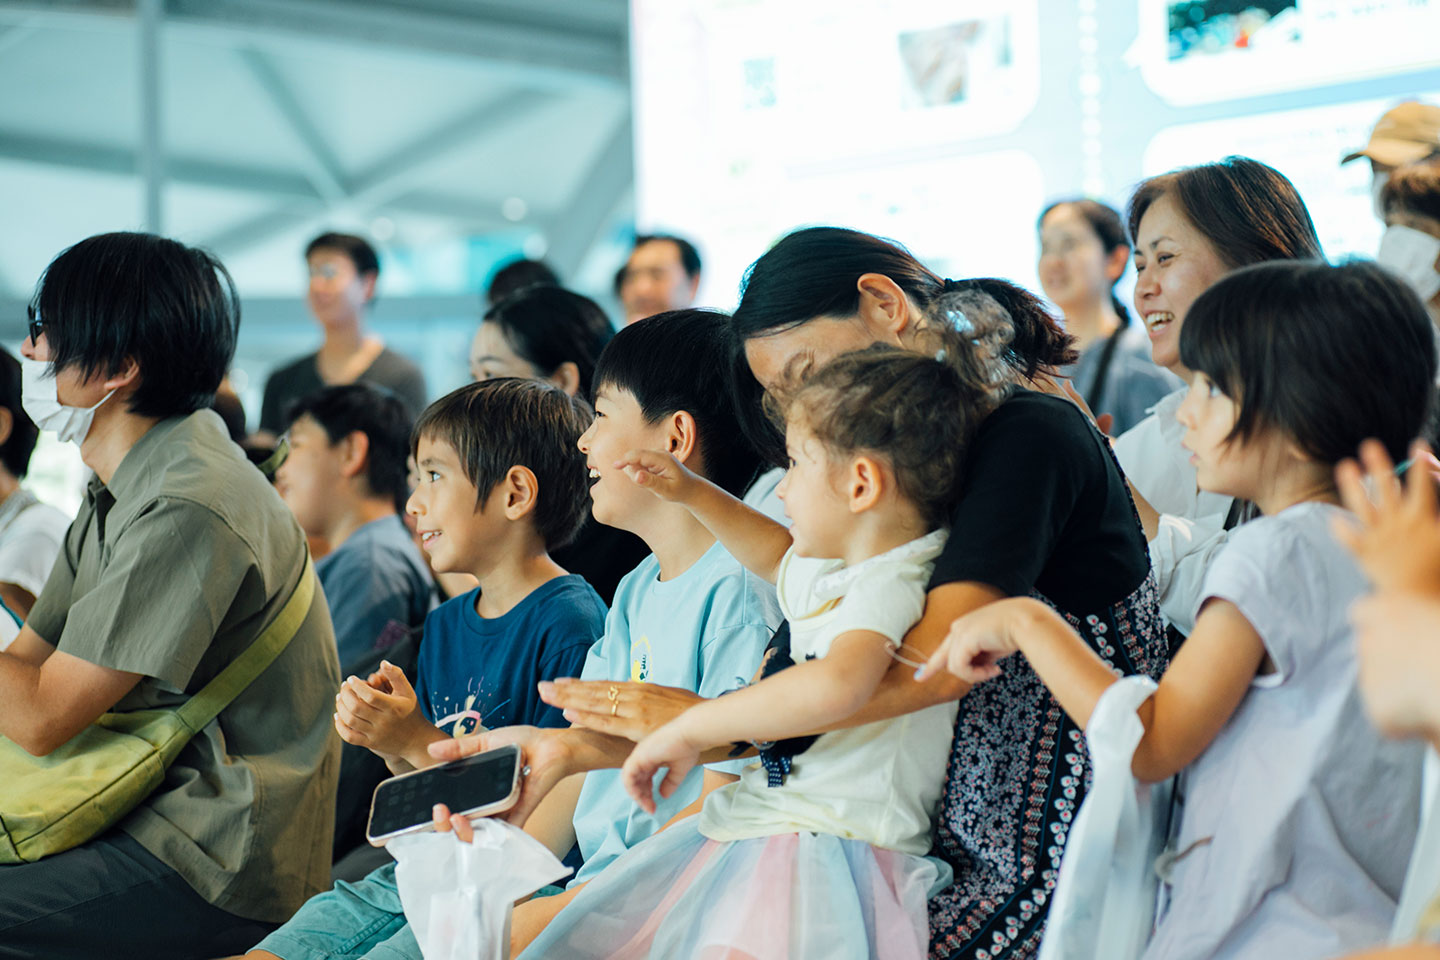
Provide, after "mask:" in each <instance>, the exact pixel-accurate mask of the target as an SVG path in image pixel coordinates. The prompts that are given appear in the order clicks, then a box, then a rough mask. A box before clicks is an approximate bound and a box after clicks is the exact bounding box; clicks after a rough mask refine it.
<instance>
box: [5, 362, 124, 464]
mask: <svg viewBox="0 0 1440 960" xmlns="http://www.w3.org/2000/svg"><path fill="white" fill-rule="evenodd" d="M49 367H50V364H49V363H47V362H46V361H44V360H27V359H25V358H24V357H22V358H21V359H20V406H22V407H24V408H25V412H26V413H27V414H29V416H30V419H31V420H34V421H35V426H37V427H39V428H40V429H41V430H49V431H52V432H53V433H54V434H55V435H56V436H58V437H59V438H60V440H61V441H62V442H73V443H76V444H79V443H83V442H84V440H85V435H86V434H87V433H89V432H90V421H91V420H94V419H95V411H96V410H99V409H100V404H101V403H104V402H105V401H106V400H109V399H110V398H111V397H113V396H115V391H114V390H111V391H110V392H109V393H107V394H105V396H103V397H101V398H100V403H97V404H95V406H93V407H70V406H66V405H65V404H63V403H61V402H60V395H59V393H58V392H57V387H56V383H55V377H54V375H53V374H51V373H49Z"/></svg>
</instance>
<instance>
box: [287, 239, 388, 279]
mask: <svg viewBox="0 0 1440 960" xmlns="http://www.w3.org/2000/svg"><path fill="white" fill-rule="evenodd" d="M317 250H334V251H335V252H336V253H342V254H344V255H345V256H346V257H348V258H350V262H351V263H353V264H355V272H356V273H358V274H359V275H360V276H362V277H363V276H366V275H369V276H375V277H378V276H380V257H379V255H377V254H376V253H375V248H374V247H372V246H371V245H370V241H368V240H366V239H365V238H364V237H357V236H356V235H355V234H353V233H322V234H320V236H318V237H316V238H315V239H314V240H311V241H310V242H309V244H307V245H306V247H305V259H306V260H309V259H310V256H311V255H312V254H313V253H315V251H317Z"/></svg>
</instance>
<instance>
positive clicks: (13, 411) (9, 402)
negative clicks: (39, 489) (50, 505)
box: [0, 347, 40, 477]
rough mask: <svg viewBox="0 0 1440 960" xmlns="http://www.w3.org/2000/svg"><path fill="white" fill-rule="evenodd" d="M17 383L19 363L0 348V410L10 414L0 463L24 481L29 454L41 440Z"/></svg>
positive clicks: (11, 473)
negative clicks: (38, 440) (22, 401)
mask: <svg viewBox="0 0 1440 960" xmlns="http://www.w3.org/2000/svg"><path fill="white" fill-rule="evenodd" d="M20 382H21V378H20V361H19V360H16V359H15V357H14V355H13V354H11V353H10V351H8V350H6V349H5V348H3V347H0V407H4V408H5V409H6V410H9V411H10V436H8V437H6V438H5V442H4V443H0V463H3V464H4V465H5V469H6V470H9V471H10V475H11V476H14V477H23V476H25V473H26V471H28V470H29V469H30V454H32V453H34V452H35V441H36V440H37V439H38V438H39V436H40V428H39V427H37V426H35V421H33V420H31V419H30V416H29V414H27V413H26V412H25V408H24V406H22V405H21V403H20Z"/></svg>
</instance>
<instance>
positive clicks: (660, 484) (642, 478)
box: [615, 450, 700, 503]
mask: <svg viewBox="0 0 1440 960" xmlns="http://www.w3.org/2000/svg"><path fill="white" fill-rule="evenodd" d="M615 467H616V469H618V470H624V471H625V475H626V476H627V477H629V478H630V479H631V480H632V481H634V482H635V483H636V484H637V485H639V486H642V487H644V488H645V489H647V490H649V491H650V492H651V493H653V494H655V496H657V497H659V498H660V499H661V500H668V501H670V502H672V503H684V502H685V500H686V499H687V498H688V497H689V495H690V493H691V492H692V491H693V490H694V489H695V484H696V483H698V482H699V481H700V478H699V477H697V476H696V475H695V474H694V473H692V472H690V471H689V470H688V469H686V467H685V465H684V464H683V463H681V462H680V461H679V460H677V459H675V457H674V456H673V455H671V454H668V453H662V452H660V451H658V450H630V451H627V452H626V454H625V456H623V457H621V458H620V459H619V460H617V461H615Z"/></svg>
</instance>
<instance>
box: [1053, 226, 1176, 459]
mask: <svg viewBox="0 0 1440 960" xmlns="http://www.w3.org/2000/svg"><path fill="white" fill-rule="evenodd" d="M1038 226H1039V229H1040V264H1039V273H1040V285H1041V286H1042V287H1043V288H1044V290H1045V296H1047V297H1049V298H1050V301H1051V302H1052V303H1054V304H1055V305H1056V306H1057V307H1059V308H1060V310H1061V312H1062V313H1064V315H1065V330H1066V332H1067V333H1069V334H1070V335H1071V336H1073V337H1074V338H1075V349H1077V350H1079V351H1080V359H1079V360H1078V361H1076V363H1075V364H1074V365H1072V366H1071V367H1069V368H1067V369H1066V370H1064V371H1062V372H1063V373H1065V374H1067V375H1068V376H1069V377H1070V381H1071V383H1073V384H1074V386H1075V389H1076V390H1078V391H1079V392H1080V395H1081V396H1082V397H1084V398H1085V403H1086V405H1087V406H1089V407H1090V409H1091V410H1092V411H1093V412H1094V413H1095V415H1096V417H1099V418H1103V417H1104V416H1105V415H1107V414H1108V415H1109V416H1110V418H1111V421H1110V429H1109V432H1110V433H1111V434H1112V435H1113V436H1119V435H1120V434H1122V433H1124V432H1125V431H1126V430H1129V429H1130V428H1131V427H1133V426H1134V425H1135V424H1137V423H1139V422H1140V421H1141V420H1143V419H1145V413H1146V411H1147V410H1149V409H1150V408H1151V407H1153V406H1154V405H1155V404H1156V403H1157V402H1158V401H1159V400H1160V398H1161V397H1163V396H1165V394H1167V393H1170V392H1171V391H1172V390H1176V389H1178V388H1179V387H1180V386H1181V384H1180V381H1179V380H1177V379H1176V378H1175V376H1174V374H1172V373H1170V372H1169V371H1167V370H1164V369H1161V368H1160V367H1157V366H1155V364H1154V363H1152V362H1151V360H1150V342H1149V338H1148V337H1146V336H1145V331H1144V330H1143V329H1141V328H1140V327H1135V326H1131V325H1130V314H1129V313H1128V312H1127V311H1126V310H1125V305H1124V304H1122V303H1121V302H1120V300H1119V298H1117V297H1116V296H1115V283H1116V282H1117V281H1118V280H1119V279H1120V275H1121V274H1123V273H1124V272H1125V265H1126V263H1127V262H1128V261H1129V259H1130V239H1129V237H1128V235H1127V234H1126V233H1125V223H1124V221H1123V220H1121V219H1120V214H1118V213H1116V212H1115V211H1114V210H1112V209H1111V208H1110V207H1108V206H1106V205H1105V204H1103V203H1100V202H1098V201H1096V200H1062V201H1060V202H1058V203H1052V204H1051V205H1050V206H1048V207H1046V208H1045V212H1044V213H1042V214H1041V215H1040V222H1039V224H1038Z"/></svg>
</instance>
